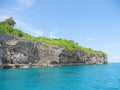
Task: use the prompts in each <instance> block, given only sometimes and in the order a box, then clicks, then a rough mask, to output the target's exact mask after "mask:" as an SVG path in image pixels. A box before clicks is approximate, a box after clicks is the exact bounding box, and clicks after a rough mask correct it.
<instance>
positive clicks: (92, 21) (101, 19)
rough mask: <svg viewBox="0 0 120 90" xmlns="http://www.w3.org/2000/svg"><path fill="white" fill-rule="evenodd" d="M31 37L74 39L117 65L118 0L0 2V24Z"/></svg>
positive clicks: (119, 53)
mask: <svg viewBox="0 0 120 90" xmlns="http://www.w3.org/2000/svg"><path fill="white" fill-rule="evenodd" d="M9 17H13V18H14V20H15V21H16V26H15V27H16V28H19V29H21V30H22V31H24V32H26V33H28V34H30V35H34V36H46V37H49V38H62V39H68V40H74V41H75V42H77V43H79V45H81V46H84V47H88V48H92V49H94V50H101V51H104V52H105V53H107V55H108V60H109V62H120V0H0V21H2V20H5V19H6V18H9Z"/></svg>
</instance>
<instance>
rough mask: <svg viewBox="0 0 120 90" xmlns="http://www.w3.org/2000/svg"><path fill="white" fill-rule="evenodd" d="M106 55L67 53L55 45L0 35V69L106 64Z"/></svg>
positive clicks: (80, 52) (77, 51)
mask: <svg viewBox="0 0 120 90" xmlns="http://www.w3.org/2000/svg"><path fill="white" fill-rule="evenodd" d="M106 63H107V56H106V55H100V56H99V55H96V54H92V53H85V52H84V51H82V50H74V51H69V50H66V49H65V48H63V47H60V46H57V45H50V44H45V43H41V42H35V41H30V40H27V39H23V38H18V37H14V36H9V35H6V34H3V33H0V68H1V69H2V68H22V67H23V68H25V67H39V66H58V65H79V64H106Z"/></svg>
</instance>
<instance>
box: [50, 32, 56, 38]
mask: <svg viewBox="0 0 120 90" xmlns="http://www.w3.org/2000/svg"><path fill="white" fill-rule="evenodd" d="M56 34H57V30H56V31H53V32H50V33H49V37H50V38H57V36H56Z"/></svg>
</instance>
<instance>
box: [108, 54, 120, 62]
mask: <svg viewBox="0 0 120 90" xmlns="http://www.w3.org/2000/svg"><path fill="white" fill-rule="evenodd" d="M109 62H120V55H115V56H111V57H110V59H109Z"/></svg>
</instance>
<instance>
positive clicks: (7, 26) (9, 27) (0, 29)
mask: <svg viewBox="0 0 120 90" xmlns="http://www.w3.org/2000/svg"><path fill="white" fill-rule="evenodd" d="M15 24H16V23H15V21H14V20H13V18H12V17H11V18H8V19H6V20H5V21H2V22H0V33H5V34H8V35H12V36H16V37H22V38H25V39H29V40H32V41H39V42H44V43H46V44H53V45H58V46H61V47H64V48H65V49H67V50H83V51H84V52H86V53H93V54H96V55H99V56H103V55H106V54H105V53H103V52H102V51H95V50H93V49H91V48H85V47H82V46H79V45H78V44H77V43H76V42H74V41H72V40H66V39H64V40H63V39H51V38H47V37H34V36H31V35H29V34H27V33H24V32H22V31H21V30H19V29H16V28H14V25H15Z"/></svg>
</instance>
